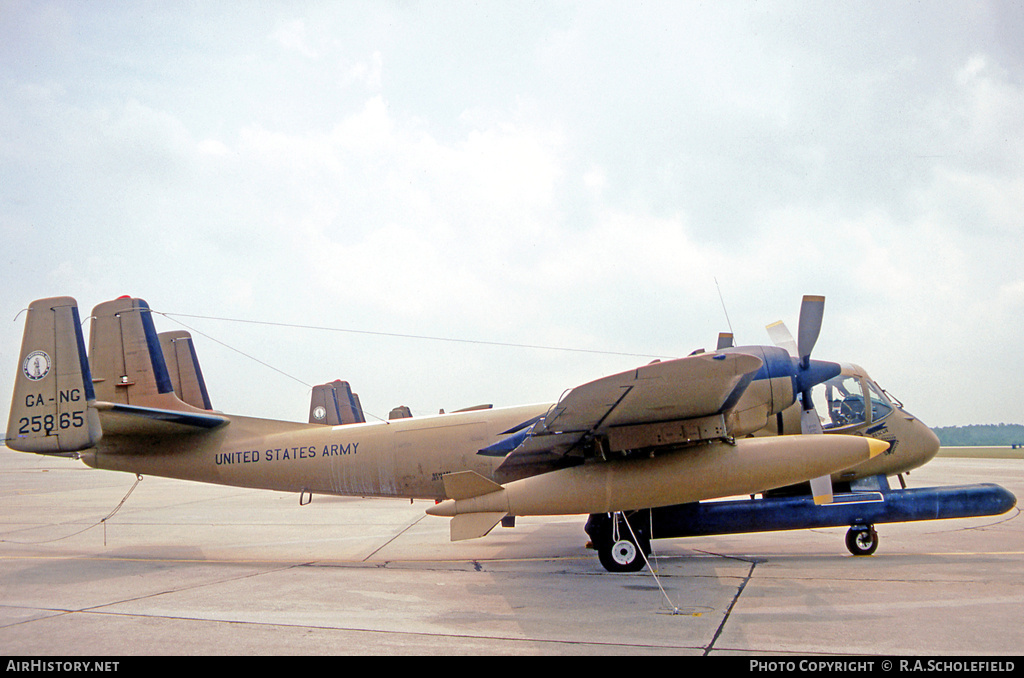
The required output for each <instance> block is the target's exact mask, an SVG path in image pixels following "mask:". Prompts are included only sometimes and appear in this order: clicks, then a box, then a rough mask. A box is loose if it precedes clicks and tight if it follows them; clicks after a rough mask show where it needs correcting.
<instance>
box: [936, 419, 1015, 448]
mask: <svg viewBox="0 0 1024 678" xmlns="http://www.w3.org/2000/svg"><path fill="white" fill-rule="evenodd" d="M932 430H933V431H935V435H937V436H938V437H939V442H940V443H942V444H943V445H945V446H946V447H958V446H959V447H963V446H971V445H976V446H981V447H987V446H993V445H1018V446H1020V445H1024V425H1022V424H971V425H969V426H939V427H937V428H933V429H932Z"/></svg>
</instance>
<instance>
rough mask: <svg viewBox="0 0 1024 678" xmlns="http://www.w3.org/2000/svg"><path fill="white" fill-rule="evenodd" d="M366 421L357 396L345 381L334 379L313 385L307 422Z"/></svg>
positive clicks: (351, 422)
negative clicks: (326, 382)
mask: <svg viewBox="0 0 1024 678" xmlns="http://www.w3.org/2000/svg"><path fill="white" fill-rule="evenodd" d="M365 421H366V417H365V416H363V407H362V405H361V404H360V403H359V396H358V395H356V394H355V393H353V392H352V388H351V386H349V383H348V382H347V381H341V380H338V379H336V380H334V381H332V382H330V383H328V384H320V385H319V386H314V387H313V395H312V397H310V400H309V423H310V424H327V425H329V426H339V425H341V424H362V423H364V422H365Z"/></svg>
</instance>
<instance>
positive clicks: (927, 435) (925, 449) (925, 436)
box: [907, 414, 941, 465]
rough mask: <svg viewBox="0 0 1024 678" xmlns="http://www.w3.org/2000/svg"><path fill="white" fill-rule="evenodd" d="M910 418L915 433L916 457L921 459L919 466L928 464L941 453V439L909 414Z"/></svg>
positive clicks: (914, 446)
mask: <svg viewBox="0 0 1024 678" xmlns="http://www.w3.org/2000/svg"><path fill="white" fill-rule="evenodd" d="M907 416H908V417H910V419H911V422H910V428H911V431H912V432H913V436H912V440H913V448H914V456H915V457H917V458H918V459H919V462H918V465H921V464H926V463H928V462H929V461H931V460H932V458H933V457H934V456H935V455H936V454H938V453H939V447H940V445H941V443H939V437H938V436H937V435H935V432H934V431H932V430H931V429H930V428H928V427H927V426H925V425H924V422H922V421H921V420H920V419H918V418H917V417H915V416H913V415H911V414H907Z"/></svg>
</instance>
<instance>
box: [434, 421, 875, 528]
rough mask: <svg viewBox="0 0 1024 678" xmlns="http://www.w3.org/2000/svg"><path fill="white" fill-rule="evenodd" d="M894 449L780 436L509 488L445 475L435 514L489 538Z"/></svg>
mask: <svg viewBox="0 0 1024 678" xmlns="http://www.w3.org/2000/svg"><path fill="white" fill-rule="evenodd" d="M887 448H888V443H885V442H882V441H879V440H875V439H873V438H863V437H855V436H843V435H829V436H780V437H775V438H746V439H742V440H737V441H735V443H726V442H717V441H716V442H712V443H709V444H706V445H700V446H697V447H692V448H687V449H683V450H678V451H674V452H668V453H664V454H660V455H657V456H655V457H653V458H640V459H633V458H631V459H619V460H609V461H602V462H594V463H589V464H584V465H581V466H574V467H571V468H566V469H562V470H559V471H552V472H550V473H544V474H542V475H539V476H532V477H529V478H523V479H521V480H516V481H513V482H510V483H508V484H506V485H498V484H497V483H493V482H491V481H489V480H487V479H486V478H483V477H482V476H479V475H477V474H475V473H473V472H472V471H470V472H462V473H455V474H449V475H447V476H445V487H446V492H447V494H448V496H449V497H450V499H448V500H446V501H444V502H441V503H440V504H437V505H436V506H432V507H430V508H429V509H428V510H427V513H429V514H431V515H437V516H451V517H455V520H453V521H452V538H453V539H465V538H471V537H481V536H483V535H484V534H486V533H487V532H488V531H489V530H490V528H491V527H493V525H494V524H495V523H497V522H498V520H500V519H501V517H502V516H505V515H515V516H536V515H573V514H580V513H605V512H612V511H628V510H634V509H640V508H645V507H650V506H667V505H671V504H681V503H684V502H688V501H699V500H700V499H709V498H713V497H726V496H732V495H737V494H752V493H757V492H762V491H764V490H766V489H770V488H774V487H781V486H784V485H788V484H791V483H794V482H801V481H803V480H806V479H808V478H813V477H818V476H821V475H826V474H829V473H832V472H834V471H836V470H839V469H843V468H848V467H849V466H852V465H854V464H857V463H860V462H863V461H865V460H867V459H870V458H871V457H874V456H876V455H878V454H880V453H881V452H883V451H884V450H886V449H887ZM469 515H476V516H479V518H480V520H473V521H468V520H466V521H463V522H464V523H466V524H469V523H470V522H472V529H467V530H461V529H459V527H458V524H457V522H456V521H457V520H458V518H459V517H461V516H469ZM485 516H486V517H487V518H486V519H485ZM492 521H493V522H492ZM488 523H489V524H488Z"/></svg>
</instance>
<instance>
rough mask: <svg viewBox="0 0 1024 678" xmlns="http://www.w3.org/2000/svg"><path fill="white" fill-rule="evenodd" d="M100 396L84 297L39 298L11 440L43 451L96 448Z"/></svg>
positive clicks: (18, 381) (22, 360)
mask: <svg viewBox="0 0 1024 678" xmlns="http://www.w3.org/2000/svg"><path fill="white" fill-rule="evenodd" d="M95 400H96V395H95V392H94V390H93V384H92V376H91V374H90V371H89V361H88V359H87V358H86V354H85V341H84V339H83V337H82V325H81V321H80V319H79V315H78V302H76V301H75V300H74V299H73V298H72V297H52V298H49V299H38V300H36V301H33V302H32V303H31V304H30V305H29V308H28V317H27V318H26V319H25V333H24V335H23V337H22V343H21V353H20V354H19V360H18V374H17V376H16V377H15V380H14V397H13V399H12V400H11V412H10V418H9V419H8V421H7V439H6V441H5V443H6V445H7V446H8V447H9V448H11V449H12V450H18V451H20V452H37V453H39V454H67V453H71V452H77V451H80V450H85V449H88V448H90V447H93V446H94V445H95V444H96V443H97V442H98V441H99V439H100V437H101V436H102V431H101V429H100V421H99V415H98V414H97V412H96V410H95V409H94V408H93V407H91V405H92V404H93V403H94V402H95Z"/></svg>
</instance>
